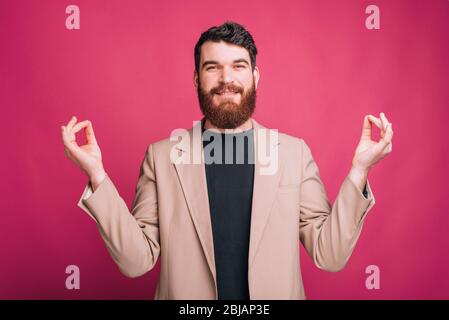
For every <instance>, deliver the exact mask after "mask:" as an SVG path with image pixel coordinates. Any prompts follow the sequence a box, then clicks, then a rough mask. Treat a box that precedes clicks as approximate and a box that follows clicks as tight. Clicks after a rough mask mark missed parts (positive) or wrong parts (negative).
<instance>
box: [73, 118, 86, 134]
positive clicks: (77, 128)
mask: <svg viewBox="0 0 449 320" xmlns="http://www.w3.org/2000/svg"><path fill="white" fill-rule="evenodd" d="M89 122H90V121H89V120H84V121H81V122H78V123H77V124H76V125H74V126H73V128H72V132H71V133H72V134H76V133H77V132H78V131H80V130H81V129H82V128H85V127H87V125H88V124H89Z"/></svg>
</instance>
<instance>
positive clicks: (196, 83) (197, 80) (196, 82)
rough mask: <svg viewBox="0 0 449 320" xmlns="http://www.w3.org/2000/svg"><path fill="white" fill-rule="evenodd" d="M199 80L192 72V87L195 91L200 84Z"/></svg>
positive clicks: (196, 74)
mask: <svg viewBox="0 0 449 320" xmlns="http://www.w3.org/2000/svg"><path fill="white" fill-rule="evenodd" d="M199 80H200V79H199V78H198V72H196V70H195V71H193V85H194V86H195V89H198V86H199V84H200V81H199Z"/></svg>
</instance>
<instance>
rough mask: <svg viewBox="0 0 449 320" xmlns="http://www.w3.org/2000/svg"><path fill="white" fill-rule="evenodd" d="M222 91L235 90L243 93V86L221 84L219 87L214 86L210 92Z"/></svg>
mask: <svg viewBox="0 0 449 320" xmlns="http://www.w3.org/2000/svg"><path fill="white" fill-rule="evenodd" d="M222 91H233V92H237V93H240V94H243V91H244V90H243V88H242V87H240V86H237V85H235V84H224V83H223V84H221V85H219V86H218V87H215V88H212V89H211V90H210V91H209V92H210V94H217V93H220V92H222Z"/></svg>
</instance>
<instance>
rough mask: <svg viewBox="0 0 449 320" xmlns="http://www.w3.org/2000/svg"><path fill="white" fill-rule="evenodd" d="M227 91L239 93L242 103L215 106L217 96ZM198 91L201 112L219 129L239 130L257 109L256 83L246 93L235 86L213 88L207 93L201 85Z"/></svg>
mask: <svg viewBox="0 0 449 320" xmlns="http://www.w3.org/2000/svg"><path fill="white" fill-rule="evenodd" d="M226 90H227V91H232V92H237V93H239V94H240V97H241V98H240V103H235V102H233V101H231V100H224V101H223V102H222V103H220V104H219V105H215V104H214V102H213V98H214V96H215V94H217V93H219V92H222V91H226ZM197 91H198V100H199V103H200V108H201V112H202V113H203V115H204V116H205V118H206V119H207V120H209V121H210V122H211V123H212V124H213V125H214V126H215V127H217V128H221V129H235V128H237V127H238V126H240V125H242V124H244V123H245V122H246V121H247V120H248V119H249V118H250V117H251V116H252V114H253V113H254V109H255V108H256V87H255V84H254V81H253V84H252V86H251V88H249V89H248V90H246V92H245V90H244V89H243V88H242V87H240V86H236V85H233V84H221V85H219V86H218V87H215V88H212V89H211V90H210V91H209V92H205V91H204V90H203V89H202V88H201V85H198V89H197Z"/></svg>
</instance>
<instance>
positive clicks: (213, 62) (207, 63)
mask: <svg viewBox="0 0 449 320" xmlns="http://www.w3.org/2000/svg"><path fill="white" fill-rule="evenodd" d="M233 63H245V64H246V65H248V66H249V62H248V61H247V60H246V59H243V58H240V59H237V60H234V61H233ZM210 64H213V65H216V64H219V62H218V61H215V60H206V61H204V62H203V66H202V67H201V68H204V67H206V66H207V65H210Z"/></svg>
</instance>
